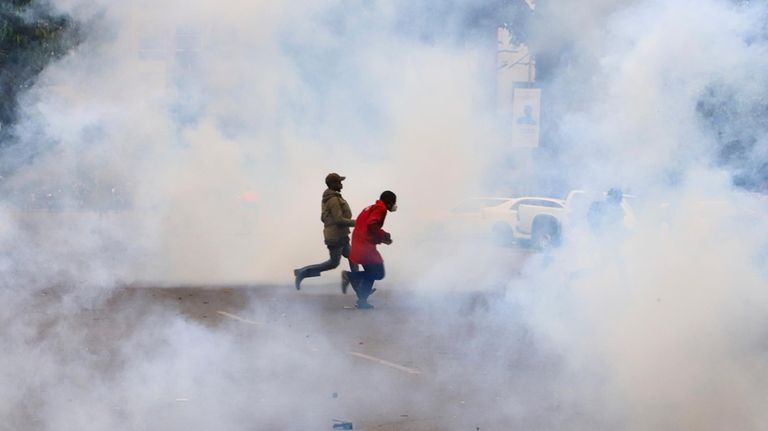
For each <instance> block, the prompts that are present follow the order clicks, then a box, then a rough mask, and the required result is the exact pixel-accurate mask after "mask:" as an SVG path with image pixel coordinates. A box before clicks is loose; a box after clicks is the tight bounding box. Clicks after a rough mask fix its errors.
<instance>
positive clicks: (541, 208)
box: [510, 190, 635, 250]
mask: <svg viewBox="0 0 768 431" xmlns="http://www.w3.org/2000/svg"><path fill="white" fill-rule="evenodd" d="M602 199H604V194H603V193H593V192H587V191H584V190H574V191H571V192H570V193H569V194H568V197H567V198H566V199H556V198H549V197H525V198H520V199H518V200H517V202H515V204H513V205H512V206H511V207H510V210H511V211H512V212H513V213H514V216H515V220H514V225H513V227H514V230H513V232H514V236H515V239H516V240H517V241H523V242H527V243H529V244H530V245H531V246H532V247H534V248H537V249H540V250H541V249H546V248H549V247H552V246H557V245H559V244H560V243H561V242H562V240H563V236H564V231H565V230H568V229H569V228H570V227H571V226H572V225H573V224H574V223H576V222H578V221H580V220H585V219H586V216H587V212H588V211H589V207H590V205H591V204H592V203H593V202H595V201H599V200H602ZM630 199H631V196H626V195H625V196H623V198H622V201H621V203H620V205H621V209H622V212H623V214H624V216H623V223H624V225H625V226H626V227H631V226H633V225H634V223H635V214H634V211H633V210H632V207H631V206H630V204H629V202H628V201H629V200H630Z"/></svg>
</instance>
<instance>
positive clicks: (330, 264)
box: [297, 238, 358, 278]
mask: <svg viewBox="0 0 768 431" xmlns="http://www.w3.org/2000/svg"><path fill="white" fill-rule="evenodd" d="M325 245H326V246H327V247H328V254H329V255H330V257H329V258H328V260H326V261H325V262H322V263H316V264H314V265H307V266H305V267H304V268H301V269H299V271H298V274H297V275H298V277H300V278H307V277H319V276H320V273H321V272H324V271H329V270H331V269H334V268H336V267H338V266H339V263H340V262H341V256H344V257H346V258H347V259H349V238H342V239H340V240H338V241H326V242H325ZM349 269H350V270H351V271H352V272H357V270H358V266H357V264H356V263H352V262H349Z"/></svg>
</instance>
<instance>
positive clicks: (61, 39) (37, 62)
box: [0, 0, 78, 145]
mask: <svg viewBox="0 0 768 431" xmlns="http://www.w3.org/2000/svg"><path fill="white" fill-rule="evenodd" d="M77 41H78V37H77V31H76V27H75V26H74V23H73V22H72V20H71V19H69V18H68V17H65V16H54V15H52V14H50V13H49V12H47V11H46V10H44V5H41V4H38V3H37V2H35V1H32V0H0V131H2V133H0V140H5V138H7V126H8V125H9V124H12V123H13V122H15V121H16V116H17V108H18V96H19V93H20V92H22V91H23V90H24V89H26V88H28V87H29V86H31V85H32V84H33V83H34V82H35V79H36V78H37V76H38V75H39V74H40V72H42V70H43V69H44V68H45V67H46V66H47V65H48V64H49V63H50V62H51V61H53V60H55V59H57V58H60V57H61V56H62V55H64V54H65V53H66V52H67V51H68V50H69V49H70V48H72V47H73V46H74V45H75V44H76V43H77ZM1 144H2V143H1V142H0V145H1Z"/></svg>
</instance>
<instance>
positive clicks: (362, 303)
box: [355, 300, 374, 310]
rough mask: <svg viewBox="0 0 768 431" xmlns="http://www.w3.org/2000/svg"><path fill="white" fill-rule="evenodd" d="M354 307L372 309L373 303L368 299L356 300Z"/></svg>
mask: <svg viewBox="0 0 768 431" xmlns="http://www.w3.org/2000/svg"><path fill="white" fill-rule="evenodd" d="M355 307H357V308H358V309H360V310H371V309H373V308H374V307H373V304H369V303H368V301H360V300H358V301H357V304H355Z"/></svg>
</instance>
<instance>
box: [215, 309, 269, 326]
mask: <svg viewBox="0 0 768 431" xmlns="http://www.w3.org/2000/svg"><path fill="white" fill-rule="evenodd" d="M216 313H218V314H221V315H222V316H226V317H229V318H230V319H234V320H237V321H240V322H243V323H249V324H251V325H261V323H259V322H254V321H253V320H248V319H243V318H242V317H240V316H235V315H234V314H231V313H227V312H226V311H221V310H218V311H216Z"/></svg>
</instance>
